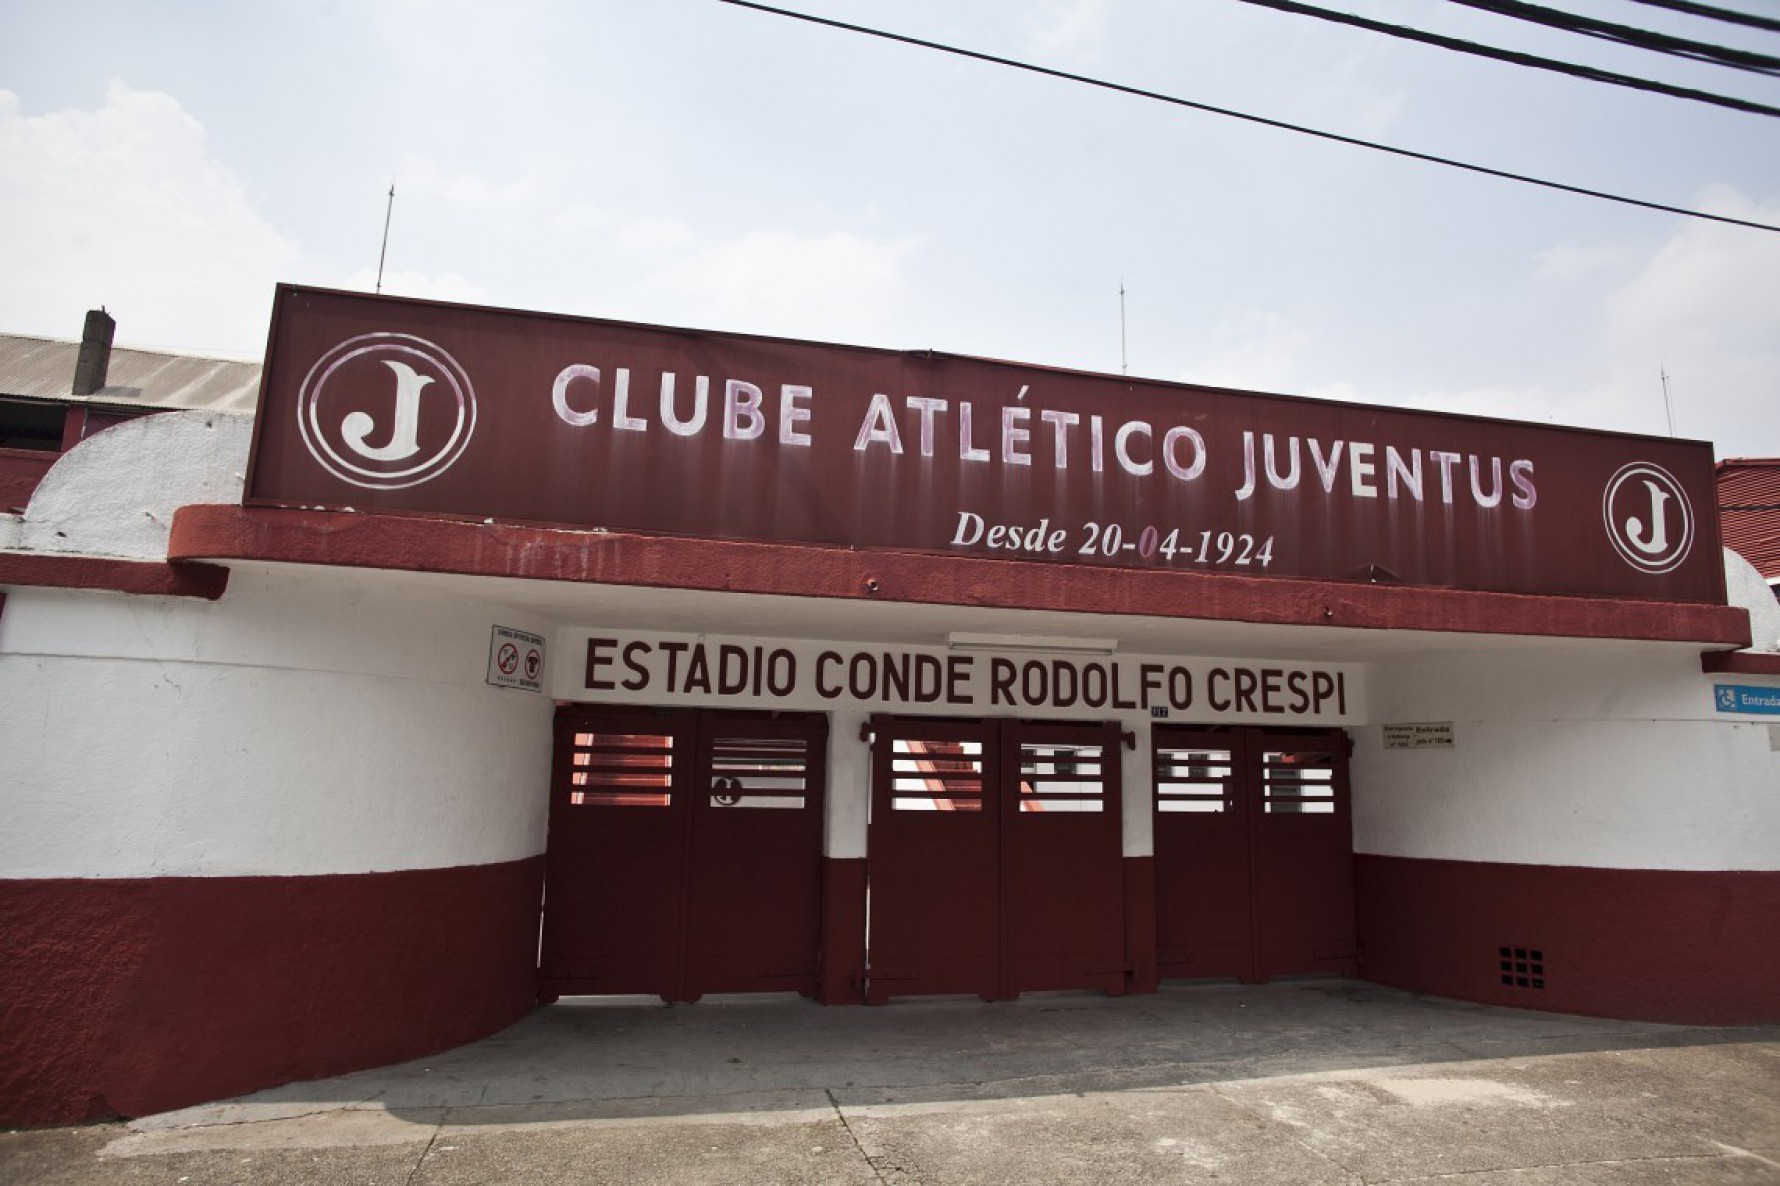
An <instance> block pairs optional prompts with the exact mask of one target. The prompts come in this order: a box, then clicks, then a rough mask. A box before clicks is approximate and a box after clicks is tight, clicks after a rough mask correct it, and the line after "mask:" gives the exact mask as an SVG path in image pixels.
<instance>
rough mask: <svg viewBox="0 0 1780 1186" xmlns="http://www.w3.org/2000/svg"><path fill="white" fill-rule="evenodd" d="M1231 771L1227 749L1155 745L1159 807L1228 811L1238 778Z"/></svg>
mask: <svg viewBox="0 0 1780 1186" xmlns="http://www.w3.org/2000/svg"><path fill="white" fill-rule="evenodd" d="M1232 770H1233V767H1232V765H1231V754H1230V751H1229V750H1227V749H1203V748H1197V747H1188V746H1174V745H1158V746H1156V764H1155V777H1156V810H1157V811H1161V812H1206V813H1215V812H1222V811H1228V810H1229V802H1230V792H1231V787H1232V786H1233V785H1234V781H1235V780H1234V777H1233V773H1232Z"/></svg>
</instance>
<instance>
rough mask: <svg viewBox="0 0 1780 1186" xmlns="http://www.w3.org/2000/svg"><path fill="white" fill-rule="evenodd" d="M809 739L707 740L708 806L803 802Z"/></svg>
mask: <svg viewBox="0 0 1780 1186" xmlns="http://www.w3.org/2000/svg"><path fill="white" fill-rule="evenodd" d="M809 788H810V743H809V742H808V741H807V740H805V739H804V738H801V737H717V738H715V739H714V740H713V741H712V742H711V797H710V805H711V806H712V807H741V808H749V807H756V808H761V807H763V808H782V809H791V810H798V809H801V808H803V807H805V806H807V805H808V803H809Z"/></svg>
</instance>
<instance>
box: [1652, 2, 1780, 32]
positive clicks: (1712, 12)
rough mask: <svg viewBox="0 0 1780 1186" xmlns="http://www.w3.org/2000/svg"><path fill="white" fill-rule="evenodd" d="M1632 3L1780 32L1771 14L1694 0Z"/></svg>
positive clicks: (1778, 25) (1779, 21)
mask: <svg viewBox="0 0 1780 1186" xmlns="http://www.w3.org/2000/svg"><path fill="white" fill-rule="evenodd" d="M1632 3H1634V4H1648V5H1650V7H1652V8H1666V9H1668V10H1669V11H1670V12H1684V13H1686V14H1687V15H1688V16H1703V17H1705V18H1706V19H1707V20H1713V21H1724V22H1725V23H1726V24H1731V25H1743V26H1744V27H1746V28H1750V29H1766V30H1767V31H1768V32H1770V33H1780V20H1776V19H1775V18H1773V17H1771V16H1756V15H1755V14H1754V13H1751V12H1737V11H1736V10H1735V9H1730V8H1719V7H1717V6H1716V5H1712V4H1695V3H1693V2H1692V0H1632Z"/></svg>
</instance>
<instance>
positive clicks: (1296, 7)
mask: <svg viewBox="0 0 1780 1186" xmlns="http://www.w3.org/2000/svg"><path fill="white" fill-rule="evenodd" d="M1242 2H1243V3H1244V4H1254V5H1258V6H1260V7H1262V8H1272V9H1276V10H1278V11H1280V12H1289V13H1293V14H1295V15H1297V16H1313V17H1316V18H1317V19H1318V20H1323V21H1333V22H1335V23H1336V24H1338V25H1352V26H1353V27H1354V28H1356V29H1367V30H1370V31H1371V32H1374V33H1383V34H1385V35H1386V36H1387V37H1400V38H1402V39H1404V40H1405V41H1419V42H1421V43H1423V44H1424V45H1437V46H1439V47H1440V48H1441V49H1450V50H1456V51H1457V52H1459V53H1462V54H1475V55H1476V56H1478V57H1480V58H1493V59H1495V60H1496V61H1498V62H1512V63H1514V64H1515V65H1516V66H1531V67H1533V68H1534V69H1536V70H1552V71H1556V72H1557V73H1559V74H1568V75H1570V76H1571V77H1573V78H1586V79H1588V80H1589V81H1590V82H1604V83H1607V84H1609V85H1611V86H1623V87H1630V88H1632V89H1633V90H1638V91H1650V92H1652V93H1654V94H1658V95H1668V96H1669V97H1670V98H1673V99H1690V100H1692V101H1693V102H1696V103H1710V104H1712V105H1713V106H1715V107H1728V108H1730V109H1732V110H1733V111H1746V112H1749V113H1750V114H1752V115H1766V116H1773V117H1776V118H1780V107H1770V106H1768V105H1767V104H1765V103H1752V102H1750V101H1749V100H1748V99H1738V98H1735V97H1734V96H1731V95H1720V94H1716V93H1714V92H1712V91H1699V90H1695V89H1693V88H1692V87H1685V86H1673V85H1671V84H1669V83H1666V82H1657V81H1656V80H1655V79H1650V78H1637V77H1634V76H1632V75H1630V74H1616V73H1614V72H1613V71H1611V70H1597V69H1596V68H1595V67H1593V66H1579V65H1577V64H1576V63H1574V62H1560V61H1558V60H1557V59H1555V58H1541V57H1538V56H1536V55H1534V54H1523V53H1521V52H1520V51H1519V50H1512V49H1498V48H1496V47H1495V46H1493V45H1479V44H1478V43H1477V42H1475V41H1463V40H1460V39H1459V38H1457V37H1445V36H1442V35H1441V34H1439V33H1429V32H1427V31H1426V30H1423V29H1412V28H1410V27H1409V26H1407V25H1392V24H1387V23H1385V22H1384V21H1375V20H1372V19H1370V18H1368V17H1363V16H1355V15H1354V14H1353V13H1350V12H1334V11H1331V10H1330V9H1327V8H1318V7H1316V6H1315V5H1313V4H1300V3H1298V0H1242Z"/></svg>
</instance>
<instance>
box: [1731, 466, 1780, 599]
mask: <svg viewBox="0 0 1780 1186" xmlns="http://www.w3.org/2000/svg"><path fill="white" fill-rule="evenodd" d="M1718 517H1719V522H1720V523H1721V524H1722V528H1723V535H1724V546H1725V547H1727V548H1731V549H1733V550H1734V551H1736V552H1737V554H1738V555H1740V556H1742V557H1743V558H1744V559H1745V560H1747V561H1749V563H1751V564H1753V565H1755V571H1757V572H1759V573H1761V575H1762V576H1763V577H1765V578H1766V579H1768V580H1770V581H1773V580H1780V457H1732V458H1729V459H1727V460H1724V461H1721V462H1719V463H1718Z"/></svg>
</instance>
